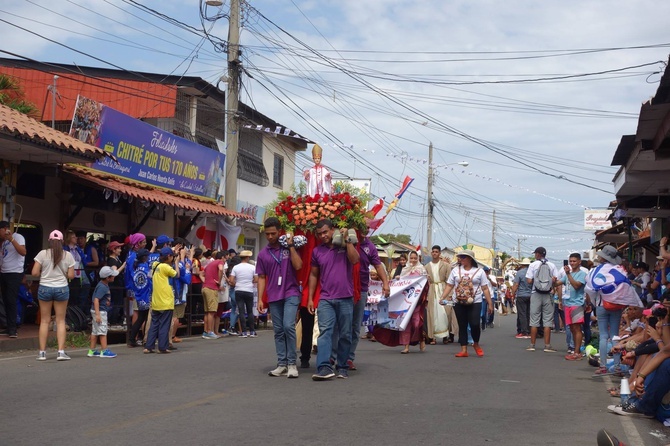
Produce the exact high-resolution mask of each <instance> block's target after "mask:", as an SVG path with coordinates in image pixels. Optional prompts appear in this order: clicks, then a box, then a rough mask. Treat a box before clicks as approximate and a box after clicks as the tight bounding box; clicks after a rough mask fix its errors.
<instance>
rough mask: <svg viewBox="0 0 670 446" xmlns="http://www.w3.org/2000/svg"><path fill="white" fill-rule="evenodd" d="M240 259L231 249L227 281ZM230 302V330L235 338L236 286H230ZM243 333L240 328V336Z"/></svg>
mask: <svg viewBox="0 0 670 446" xmlns="http://www.w3.org/2000/svg"><path fill="white" fill-rule="evenodd" d="M240 261H241V260H240V257H239V256H238V255H237V251H235V250H234V249H233V248H230V249H229V250H228V258H227V259H226V265H227V269H226V270H225V273H226V280H227V279H228V277H230V273H231V271H232V270H233V268H234V267H235V265H237V264H238V263H240ZM228 302H230V329H229V330H228V331H229V333H230V334H231V335H233V336H235V335H237V334H238V332H237V318H238V314H237V300H236V298H235V287H234V286H229V287H228ZM241 332H242V329H241V328H240V334H241Z"/></svg>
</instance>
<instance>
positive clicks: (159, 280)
mask: <svg viewBox="0 0 670 446" xmlns="http://www.w3.org/2000/svg"><path fill="white" fill-rule="evenodd" d="M156 263H158V262H154V264H153V266H152V269H153V274H152V277H151V278H152V280H153V286H154V288H153V292H152V294H151V309H152V310H156V311H164V310H174V292H173V291H172V285H170V281H169V280H168V279H169V278H170V277H174V276H176V275H177V271H175V270H174V268H172V267H171V266H170V265H168V264H167V263H158V265H157V266H156Z"/></svg>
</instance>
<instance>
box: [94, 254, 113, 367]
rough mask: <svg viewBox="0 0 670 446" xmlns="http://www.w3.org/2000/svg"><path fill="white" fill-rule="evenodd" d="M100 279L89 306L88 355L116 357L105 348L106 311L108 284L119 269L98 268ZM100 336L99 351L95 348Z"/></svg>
mask: <svg viewBox="0 0 670 446" xmlns="http://www.w3.org/2000/svg"><path fill="white" fill-rule="evenodd" d="M99 275H100V281H99V282H98V284H97V285H96V287H95V290H94V291H93V305H92V306H91V318H92V319H93V320H92V327H91V348H90V349H89V350H88V357H89V358H93V357H99V358H116V353H114V352H112V351H111V350H109V349H108V348H107V312H108V311H110V310H111V308H112V293H111V291H110V290H109V284H110V283H112V282H114V278H115V277H116V276H118V275H119V271H118V270H115V269H112V268H111V267H109V266H103V267H102V268H101V269H100V273H99ZM98 338H100V347H101V351H98V350H97V349H96V346H97V342H98Z"/></svg>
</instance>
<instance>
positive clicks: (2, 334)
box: [0, 330, 9, 336]
mask: <svg viewBox="0 0 670 446" xmlns="http://www.w3.org/2000/svg"><path fill="white" fill-rule="evenodd" d="M7 335H9V330H0V336H7Z"/></svg>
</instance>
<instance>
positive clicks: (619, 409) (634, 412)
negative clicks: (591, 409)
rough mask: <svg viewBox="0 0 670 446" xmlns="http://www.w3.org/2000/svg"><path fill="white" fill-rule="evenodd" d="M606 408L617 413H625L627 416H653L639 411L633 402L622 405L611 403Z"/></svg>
mask: <svg viewBox="0 0 670 446" xmlns="http://www.w3.org/2000/svg"><path fill="white" fill-rule="evenodd" d="M607 410H609V411H610V412H614V413H615V414H618V415H625V416H629V417H639V418H654V416H653V415H647V414H646V413H644V412H640V411H639V410H638V408H637V405H636V404H635V403H625V404H623V405H617V406H615V405H612V406H607Z"/></svg>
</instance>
